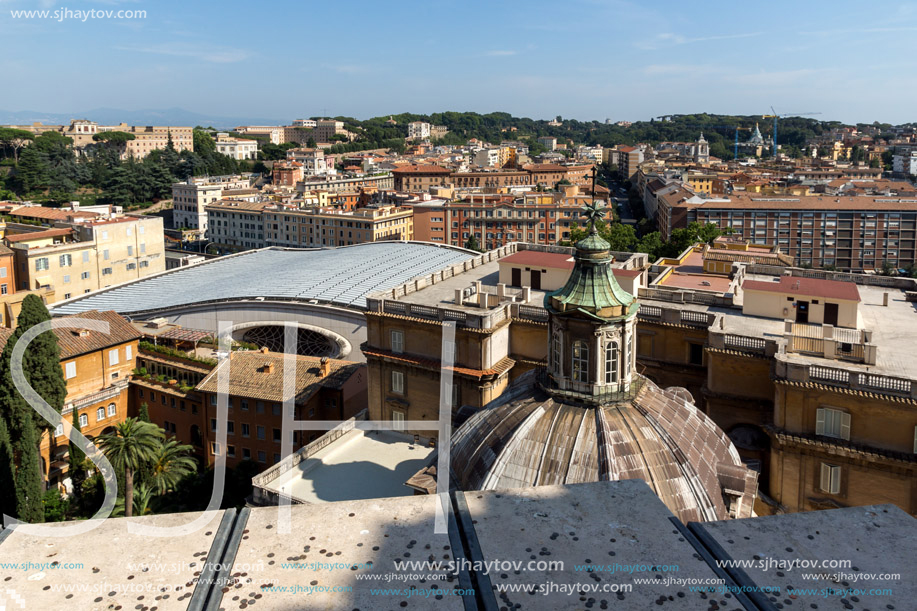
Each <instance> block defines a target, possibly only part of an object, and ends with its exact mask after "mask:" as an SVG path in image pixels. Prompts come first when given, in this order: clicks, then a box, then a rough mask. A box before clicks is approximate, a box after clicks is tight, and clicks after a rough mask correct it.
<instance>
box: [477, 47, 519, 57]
mask: <svg viewBox="0 0 917 611" xmlns="http://www.w3.org/2000/svg"><path fill="white" fill-rule="evenodd" d="M517 53H518V52H517V51H513V50H512V49H495V50H493V51H488V52H487V53H485V54H484V55H486V56H487V57H509V56H510V55H516V54H517Z"/></svg>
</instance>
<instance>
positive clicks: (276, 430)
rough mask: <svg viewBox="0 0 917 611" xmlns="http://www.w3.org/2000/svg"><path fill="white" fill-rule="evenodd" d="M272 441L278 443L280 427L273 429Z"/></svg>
mask: <svg viewBox="0 0 917 611" xmlns="http://www.w3.org/2000/svg"><path fill="white" fill-rule="evenodd" d="M273 433H274V443H280V429H273Z"/></svg>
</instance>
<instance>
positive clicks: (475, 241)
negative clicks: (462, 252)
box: [465, 233, 483, 252]
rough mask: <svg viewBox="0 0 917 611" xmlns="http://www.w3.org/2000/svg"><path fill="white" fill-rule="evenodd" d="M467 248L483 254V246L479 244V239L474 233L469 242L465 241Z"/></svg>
mask: <svg viewBox="0 0 917 611" xmlns="http://www.w3.org/2000/svg"><path fill="white" fill-rule="evenodd" d="M465 248H467V249H468V250H476V251H478V252H483V251H482V250H481V245H480V244H478V239H477V238H476V237H475V236H474V234H473V233H472V234H471V235H470V236H469V237H468V239H467V240H465Z"/></svg>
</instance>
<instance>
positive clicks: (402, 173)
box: [392, 165, 452, 191]
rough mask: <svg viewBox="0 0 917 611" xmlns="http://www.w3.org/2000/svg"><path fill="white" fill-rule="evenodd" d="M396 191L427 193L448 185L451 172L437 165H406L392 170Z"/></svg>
mask: <svg viewBox="0 0 917 611" xmlns="http://www.w3.org/2000/svg"><path fill="white" fill-rule="evenodd" d="M392 177H393V178H394V187H395V190H396V191H429V190H430V187H442V186H445V185H448V184H449V183H450V182H451V179H452V171H451V170H448V169H446V168H444V167H442V166H438V165H406V166H401V167H398V168H395V169H394V170H392Z"/></svg>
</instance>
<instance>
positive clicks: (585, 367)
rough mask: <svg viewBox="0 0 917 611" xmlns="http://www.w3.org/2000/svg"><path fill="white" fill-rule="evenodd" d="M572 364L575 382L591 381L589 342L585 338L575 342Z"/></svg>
mask: <svg viewBox="0 0 917 611" xmlns="http://www.w3.org/2000/svg"><path fill="white" fill-rule="evenodd" d="M571 365H572V367H571V369H572V372H573V381H574V382H588V381H589V344H587V343H586V342H584V341H583V340H577V341H575V342H573V354H572V355H571Z"/></svg>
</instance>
